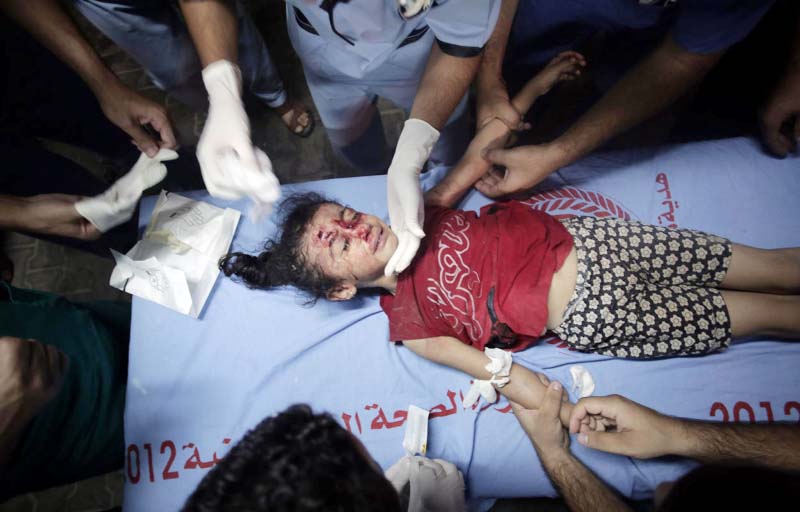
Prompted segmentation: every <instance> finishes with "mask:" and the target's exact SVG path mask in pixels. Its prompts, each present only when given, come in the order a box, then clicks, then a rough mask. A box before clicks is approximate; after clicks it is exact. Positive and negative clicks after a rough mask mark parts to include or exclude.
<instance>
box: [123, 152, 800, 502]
mask: <svg viewBox="0 0 800 512" xmlns="http://www.w3.org/2000/svg"><path fill="white" fill-rule="evenodd" d="M441 172H443V170H439V171H437V172H434V173H432V174H430V175H428V176H426V178H425V179H424V181H425V185H426V186H430V185H431V184H432V183H433V182H435V180H436V178H437V177H439V176H440V175H441ZM303 190H314V191H319V192H322V193H324V194H325V195H327V196H329V197H331V198H334V199H339V200H341V201H343V202H346V203H347V204H349V205H350V206H352V207H354V208H357V209H360V210H364V211H368V212H373V213H376V214H378V215H385V214H386V207H385V190H386V188H385V177H383V176H376V177H368V178H351V179H340V180H328V181H322V182H314V183H305V184H301V185H290V186H285V187H284V191H285V192H286V193H288V192H293V191H303ZM542 190H547V191H543V192H541V193H539V194H536V195H534V196H533V197H532V199H531V200H530V202H531V206H532V207H534V208H539V209H542V210H545V211H548V212H549V213H551V214H554V215H569V214H575V213H583V214H588V215H617V216H622V217H629V218H634V219H639V220H642V221H645V222H650V223H653V224H659V223H660V224H662V225H676V226H680V227H687V228H697V229H703V230H707V231H710V232H713V233H716V234H720V235H724V236H727V237H730V238H731V239H733V240H735V241H737V242H741V243H746V244H750V245H756V246H760V247H782V246H800V202H799V201H798V197H797V196H798V193H799V192H800V158H798V157H790V158H787V159H784V160H777V159H773V158H771V157H769V156H766V155H764V154H763V153H762V151H761V150H760V148H759V147H758V145H757V143H756V142H754V141H751V140H747V139H732V140H723V141H715V142H704V143H698V144H691V145H684V146H679V147H668V148H662V149H656V150H650V151H638V152H624V153H609V154H601V155H596V156H593V157H591V158H588V159H585V160H583V161H581V162H580V163H578V164H575V165H574V166H571V167H569V168H566V169H564V170H562V171H561V172H559V173H558V174H557V175H556V176H553V177H551V178H550V179H548V181H547V182H546V183H545V184H544V187H543V188H542ZM193 197H196V198H200V199H203V200H206V201H209V202H211V203H214V204H218V205H221V206H232V207H235V208H238V209H240V210H241V211H246V204H245V203H244V202H225V201H219V200H216V199H212V198H209V197H208V196H207V195H206V194H205V192H202V193H195V194H193ZM153 202H154V200H153V198H149V199H147V200H145V201H144V203H143V207H142V221H141V222H142V224H144V223H145V222H146V219H147V218H148V217H149V211H150V209H151V208H152V206H153ZM486 202H487V201H486V199H485V198H483V197H482V196H480V194H478V193H476V192H473V193H471V194H470V195H469V196H468V197H467V199H466V200H465V207H466V208H478V207H479V206H481V205H482V204H485V203H486ZM274 230H275V225H274V224H273V222H272V219H266V220H263V221H261V222H259V223H257V224H253V223H252V222H251V221H249V220H248V219H246V218H244V217H243V219H242V221H241V223H240V225H239V228H238V232H237V234H236V237H235V238H234V242H233V246H234V249H236V250H243V251H250V252H255V251H257V250H258V249H259V248H260V246H261V244H262V242H263V240H264V239H265V238H266V237H268V236H269V235H270V234H272V233H273V232H274ZM303 302H304V299H303V297H302V296H300V295H298V293H297V292H296V291H295V290H294V289H292V288H285V289H279V290H274V291H269V292H266V291H258V290H250V289H247V288H246V287H245V286H243V285H241V284H237V283H235V282H233V281H231V280H229V279H227V278H224V277H221V278H220V279H219V280H218V282H217V283H216V286H215V288H214V290H213V291H212V292H211V295H210V297H209V300H208V302H207V304H206V307H205V310H204V311H203V313H202V314H201V316H200V318H199V319H193V318H189V317H187V316H183V315H180V314H178V313H175V312H173V311H171V310H169V309H167V308H164V307H161V306H159V305H157V304H154V303H151V302H147V301H144V300H140V299H138V298H134V301H133V325H132V331H131V348H130V367H129V377H128V394H127V409H126V415H125V435H126V443H127V445H126V468H125V474H126V484H125V499H124V506H125V510H126V511H128V512H137V511H142V512H149V511H153V510H176V509H178V508H179V507H180V506H181V504H182V503H183V501H184V500H185V498H186V496H188V495H189V494H190V493H191V492H192V490H193V489H194V488H195V486H196V485H197V483H198V482H199V481H200V479H201V478H202V477H203V476H204V475H205V474H206V472H207V471H208V469H209V468H210V467H213V465H214V464H215V461H216V460H218V459H219V458H221V457H222V456H223V455H224V454H225V453H226V451H227V450H228V449H229V448H230V446H231V445H232V444H234V443H235V442H236V441H237V440H238V439H239V438H240V437H241V436H242V435H243V434H244V432H246V431H247V429H249V428H251V427H253V426H255V425H256V424H257V423H258V422H259V421H260V420H261V419H262V418H264V417H265V416H267V415H270V414H273V413H276V412H278V411H280V410H282V409H284V408H285V407H286V406H288V405H290V404H293V403H297V402H306V403H309V404H311V405H312V406H313V407H314V408H315V409H316V410H326V411H329V412H330V413H332V414H333V415H334V416H335V417H336V418H338V419H339V420H340V422H341V423H342V425H344V426H346V427H347V428H349V429H350V430H351V431H352V432H353V433H354V434H355V435H357V436H358V437H359V438H360V439H361V440H362V441H363V442H364V443H365V444H366V446H367V447H368V448H369V450H370V452H371V453H372V454H373V456H374V457H375V458H376V459H377V461H378V462H379V463H380V464H381V466H383V467H384V468H386V467H388V466H389V465H390V464H391V463H393V462H394V461H396V460H397V459H398V458H399V457H400V456H402V455H403V453H402V447H401V442H402V437H403V429H404V427H403V421H404V418H405V414H406V410H407V408H408V405H409V404H414V405H417V406H420V407H423V408H426V409H430V410H431V420H430V423H429V444H428V446H429V453H428V455H429V456H431V457H438V458H443V459H448V460H450V461H453V462H454V463H455V464H456V465H457V466H458V467H459V468H460V469H461V470H462V471H464V473H465V475H466V477H467V483H468V491H469V494H470V497H472V498H475V499H480V498H496V497H510V496H554V495H555V491H554V490H553V488H552V486H551V485H550V483H549V481H548V479H547V478H546V476H545V474H544V472H543V470H542V468H541V466H540V465H539V462H538V460H537V458H536V455H535V452H534V450H533V448H532V447H531V445H530V443H529V442H528V440H527V438H526V437H525V436H524V434H523V432H522V431H521V429H520V428H519V426H518V424H517V423H516V420H515V419H514V417H513V414H511V413H510V412H509V407H508V404H507V403H506V402H505V401H504V400H502V399H501V401H500V402H498V403H497V404H485V403H483V402H480V403H479V404H478V405H477V407H476V408H475V409H468V410H465V409H463V408H462V407H461V406H460V402H461V397H462V394H463V393H466V391H467V389H468V388H469V383H470V380H469V377H467V376H466V375H465V374H462V373H460V372H458V371H454V370H451V369H448V368H444V367H441V366H438V365H435V364H433V363H430V362H428V361H426V360H423V359H421V358H420V357H418V356H416V355H414V354H413V353H411V352H410V351H409V350H408V349H406V348H404V347H402V346H396V345H394V344H392V343H388V342H387V341H386V340H387V335H388V325H387V321H386V317H385V315H384V314H383V313H382V311H381V309H380V307H379V305H378V300H377V297H375V296H366V297H360V298H357V299H355V300H353V301H349V302H340V303H330V302H326V301H320V302H318V303H317V304H316V305H314V306H308V305H304V304H303ZM515 357H516V360H517V362H520V363H521V364H524V365H525V366H528V367H530V368H532V369H535V370H538V371H542V372H544V373H546V374H547V375H548V376H549V377H550V378H554V379H558V380H560V381H561V382H563V383H564V385H565V387H566V388H567V389H569V388H570V387H571V384H572V383H571V377H570V373H569V369H570V367H571V366H573V365H575V364H580V365H583V366H584V367H586V368H587V369H588V370H589V371H590V372H591V373H592V375H593V376H594V378H595V381H596V391H595V394H597V395H606V394H611V393H619V394H622V395H625V396H628V397H630V398H632V399H633V400H636V401H638V402H641V403H643V404H645V405H648V406H651V407H654V408H656V409H658V410H660V411H664V412H666V413H669V414H675V415H680V416H686V417H691V418H700V419H706V420H715V421H745V422H747V421H754V420H755V421H768V420H774V421H790V422H798V421H799V420H800V372H798V363H800V344H793V343H787V342H773V341H765V342H757V343H751V342H742V343H737V344H735V345H734V346H732V347H731V348H730V349H729V350H727V351H725V352H723V353H720V354H714V355H709V356H705V357H695V358H677V359H665V360H659V361H624V360H614V359H609V358H607V357H602V356H597V355H593V354H583V353H579V352H576V351H573V350H569V349H568V348H566V347H564V346H562V345H560V344H559V342H558V341H557V340H553V341H551V342H542V343H540V344H539V345H537V346H535V347H532V348H530V349H528V350H526V351H524V352H521V353H518V354H517V355H516V356H515ZM572 398H573V400H574V398H575V397H574V395H573V396H572ZM572 447H573V448H572V449H573V452H574V453H575V454H576V455H577V456H578V457H579V458H580V459H581V460H583V461H584V462H585V463H586V464H587V465H588V466H589V467H590V468H591V469H592V470H594V471H595V472H596V473H597V474H598V475H599V476H600V477H601V478H602V479H603V480H605V481H606V482H608V483H609V484H610V485H612V486H614V487H615V488H616V489H618V490H619V491H620V492H621V493H622V494H624V495H626V496H631V497H634V498H644V497H647V496H650V495H651V494H652V492H653V489H654V487H655V486H656V485H657V484H658V483H659V482H661V481H663V480H670V479H674V478H676V477H678V476H679V475H681V474H682V473H684V472H686V471H687V470H688V469H689V468H690V467H691V463H690V462H688V461H682V460H675V459H669V460H667V459H659V460H651V461H636V460H632V459H629V458H626V457H621V456H616V455H610V454H604V453H601V452H596V451H592V450H590V449H586V448H584V447H582V446H580V445H578V443H577V442H573V443H572Z"/></svg>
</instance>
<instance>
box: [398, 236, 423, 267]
mask: <svg viewBox="0 0 800 512" xmlns="http://www.w3.org/2000/svg"><path fill="white" fill-rule="evenodd" d="M419 243H420V239H419V238H417V236H416V235H414V234H411V235H410V236H409V237H408V241H407V243H406V245H405V247H404V248H403V251H402V252H401V253H400V256H399V257H398V258H397V261H395V264H394V272H397V273H398V274H399V273H400V272H402V271H404V270H405V269H406V268H407V267H408V266H409V265H410V264H411V260H413V259H414V255H416V254H417V249H419Z"/></svg>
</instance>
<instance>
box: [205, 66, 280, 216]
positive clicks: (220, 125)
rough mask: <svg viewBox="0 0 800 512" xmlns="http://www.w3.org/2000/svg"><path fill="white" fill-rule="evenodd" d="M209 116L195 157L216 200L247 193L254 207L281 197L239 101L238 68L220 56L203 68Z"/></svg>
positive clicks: (270, 202) (260, 206)
mask: <svg viewBox="0 0 800 512" xmlns="http://www.w3.org/2000/svg"><path fill="white" fill-rule="evenodd" d="M203 83H204V84H205V86H206V90H207V91H208V103H209V107H208V119H206V124H205V127H204V128H203V133H202V134H201V135H200V141H199V142H198V143H197V160H198V162H199V163H200V171H201V172H202V174H203V181H204V182H205V184H206V189H208V192H209V193H210V194H211V195H212V196H214V197H219V198H221V199H229V200H233V199H240V198H242V197H249V198H250V199H252V200H253V202H254V204H255V205H256V207H257V209H258V210H260V211H263V210H265V209H268V208H269V207H270V206H271V205H272V204H273V203H275V201H277V200H278V199H279V198H280V194H281V190H280V183H278V178H277V177H276V176H275V174H274V173H273V172H272V162H270V160H269V157H267V155H266V154H265V153H264V152H263V151H261V150H260V149H258V148H256V147H254V146H253V142H252V140H251V139H250V120H249V119H248V118H247V113H246V112H245V110H244V106H243V105H242V97H241V89H242V86H241V84H242V75H241V72H240V71H239V68H238V67H237V66H236V65H235V64H233V63H231V62H228V61H226V60H219V61H216V62H214V63H212V64H209V65H208V66H206V68H205V69H203Z"/></svg>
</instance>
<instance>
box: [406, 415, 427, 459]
mask: <svg viewBox="0 0 800 512" xmlns="http://www.w3.org/2000/svg"><path fill="white" fill-rule="evenodd" d="M428 414H429V412H428V410H427V409H422V408H420V407H417V406H416V405H409V406H408V416H406V432H405V435H404V436H403V449H404V450H405V451H406V454H407V455H417V454H419V455H422V456H425V453H426V452H427V451H428Z"/></svg>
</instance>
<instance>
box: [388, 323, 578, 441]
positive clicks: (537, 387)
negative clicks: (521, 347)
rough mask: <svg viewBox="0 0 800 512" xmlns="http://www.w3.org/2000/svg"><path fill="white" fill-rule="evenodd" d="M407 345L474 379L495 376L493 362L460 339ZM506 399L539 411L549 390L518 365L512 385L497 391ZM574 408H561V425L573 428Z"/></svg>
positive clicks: (564, 406) (411, 341)
mask: <svg viewBox="0 0 800 512" xmlns="http://www.w3.org/2000/svg"><path fill="white" fill-rule="evenodd" d="M403 344H404V345H406V346H407V347H408V348H410V349H411V350H413V351H414V352H415V353H417V354H419V355H421V356H422V357H424V358H426V359H429V360H431V361H433V362H436V363H439V364H443V365H445V366H449V367H451V368H455V369H457V370H461V371H462V372H464V373H466V374H468V375H470V376H471V377H473V378H476V379H481V380H489V379H491V378H492V374H491V373H489V371H488V370H486V364H487V363H488V362H489V358H487V357H486V355H485V354H484V353H483V352H481V351H480V350H478V349H476V348H474V347H471V346H469V345H465V344H464V343H461V342H460V341H459V340H457V339H456V338H451V337H447V336H442V337H438V338H428V339H423V340H410V341H404V342H403ZM497 391H498V392H500V393H501V394H502V395H503V396H505V397H506V398H508V399H509V400H512V401H514V402H516V403H518V404H520V405H522V406H523V407H525V408H527V409H538V408H539V405H540V404H541V403H542V399H544V395H545V391H547V387H546V386H545V385H544V384H543V383H542V382H541V381H540V380H539V379H538V378H537V377H536V375H535V374H534V373H533V372H532V371H530V370H528V369H527V368H525V367H523V366H520V365H518V364H514V365H512V366H511V375H510V379H509V382H508V384H506V385H505V386H503V387H502V388H498V389H497ZM571 412H572V404H571V403H569V402H565V403H564V404H563V405H562V406H561V411H560V418H561V423H562V424H564V425H569V415H570V413H571Z"/></svg>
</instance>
